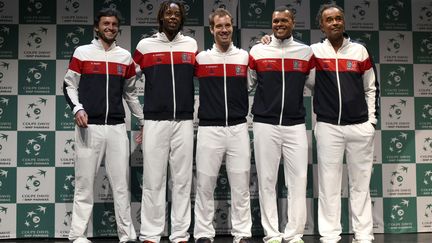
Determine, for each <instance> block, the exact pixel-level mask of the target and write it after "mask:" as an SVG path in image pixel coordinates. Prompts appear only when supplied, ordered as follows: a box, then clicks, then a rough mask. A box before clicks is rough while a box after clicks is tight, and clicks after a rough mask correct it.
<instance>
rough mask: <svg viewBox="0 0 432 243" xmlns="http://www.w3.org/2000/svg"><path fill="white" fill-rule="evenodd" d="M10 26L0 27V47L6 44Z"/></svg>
mask: <svg viewBox="0 0 432 243" xmlns="http://www.w3.org/2000/svg"><path fill="white" fill-rule="evenodd" d="M9 35H10V28H9V27H8V26H2V27H0V48H2V47H3V46H5V45H6V43H7V41H10V40H9Z"/></svg>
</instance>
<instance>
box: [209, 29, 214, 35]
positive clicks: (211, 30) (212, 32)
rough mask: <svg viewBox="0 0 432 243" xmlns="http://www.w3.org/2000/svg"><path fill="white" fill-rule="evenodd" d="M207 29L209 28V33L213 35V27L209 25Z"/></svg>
mask: <svg viewBox="0 0 432 243" xmlns="http://www.w3.org/2000/svg"><path fill="white" fill-rule="evenodd" d="M209 29H210V33H211V34H212V35H214V29H213V27H210V28H209Z"/></svg>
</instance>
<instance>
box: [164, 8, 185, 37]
mask: <svg viewBox="0 0 432 243" xmlns="http://www.w3.org/2000/svg"><path fill="white" fill-rule="evenodd" d="M161 20H162V23H163V24H162V27H163V30H164V31H167V32H170V33H172V32H178V31H179V28H180V22H181V12H180V8H179V6H178V5H177V4H175V3H172V4H170V6H169V7H168V8H167V9H166V10H165V12H164V14H163V16H162V19H161Z"/></svg>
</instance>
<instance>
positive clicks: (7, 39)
mask: <svg viewBox="0 0 432 243" xmlns="http://www.w3.org/2000/svg"><path fill="white" fill-rule="evenodd" d="M16 40H18V25H0V58H12V59H16V58H18V42H17V41H16Z"/></svg>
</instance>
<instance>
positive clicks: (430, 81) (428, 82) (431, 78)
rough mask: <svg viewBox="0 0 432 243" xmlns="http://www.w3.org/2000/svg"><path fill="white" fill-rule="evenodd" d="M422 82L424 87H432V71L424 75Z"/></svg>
mask: <svg viewBox="0 0 432 243" xmlns="http://www.w3.org/2000/svg"><path fill="white" fill-rule="evenodd" d="M420 82H421V84H423V85H424V86H429V87H432V69H431V70H430V71H426V72H423V73H422V76H421V80H420Z"/></svg>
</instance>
